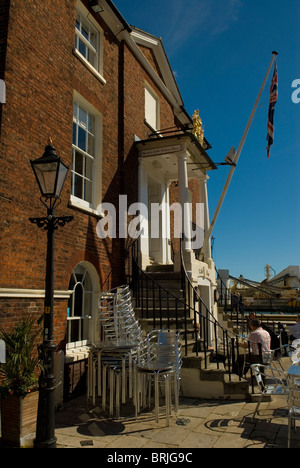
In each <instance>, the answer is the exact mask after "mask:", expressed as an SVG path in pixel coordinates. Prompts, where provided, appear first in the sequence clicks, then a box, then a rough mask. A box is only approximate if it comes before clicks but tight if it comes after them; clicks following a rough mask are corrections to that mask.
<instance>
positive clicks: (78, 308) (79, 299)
mask: <svg viewBox="0 0 300 468" xmlns="http://www.w3.org/2000/svg"><path fill="white" fill-rule="evenodd" d="M82 307H83V289H82V285H81V284H77V286H76V289H75V293H74V317H82Z"/></svg>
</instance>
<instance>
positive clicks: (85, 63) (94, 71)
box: [73, 49, 106, 84]
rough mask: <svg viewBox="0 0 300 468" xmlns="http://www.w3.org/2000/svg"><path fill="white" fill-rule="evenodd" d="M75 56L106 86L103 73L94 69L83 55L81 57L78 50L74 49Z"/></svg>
mask: <svg viewBox="0 0 300 468" xmlns="http://www.w3.org/2000/svg"><path fill="white" fill-rule="evenodd" d="M73 54H74V55H75V56H76V57H77V58H78V59H79V60H80V61H81V63H83V65H85V66H86V67H87V68H88V69H89V71H90V72H92V73H93V75H95V77H96V78H97V79H98V80H99V81H100V82H101V83H102V84H106V79H105V78H103V76H102V75H101V73H99V72H98V71H97V70H96V68H94V67H93V66H92V65H91V64H90V63H89V62H88V61H87V60H86V59H85V58H84V56H83V55H81V53H80V52H78V50H77V49H73Z"/></svg>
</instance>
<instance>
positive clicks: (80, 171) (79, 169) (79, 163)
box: [75, 151, 84, 175]
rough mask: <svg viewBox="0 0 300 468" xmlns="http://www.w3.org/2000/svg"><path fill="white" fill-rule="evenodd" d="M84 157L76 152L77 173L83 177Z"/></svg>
mask: <svg viewBox="0 0 300 468" xmlns="http://www.w3.org/2000/svg"><path fill="white" fill-rule="evenodd" d="M83 158H84V157H83V156H82V154H80V153H78V152H77V151H76V153H75V172H77V173H78V174H81V175H83Z"/></svg>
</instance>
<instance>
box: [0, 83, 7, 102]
mask: <svg viewBox="0 0 300 468" xmlns="http://www.w3.org/2000/svg"><path fill="white" fill-rule="evenodd" d="M5 102H6V92H5V82H4V81H3V80H0V103H1V104H5Z"/></svg>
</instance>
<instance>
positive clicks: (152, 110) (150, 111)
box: [145, 88, 158, 130]
mask: <svg viewBox="0 0 300 468" xmlns="http://www.w3.org/2000/svg"><path fill="white" fill-rule="evenodd" d="M157 110H158V103H157V99H156V97H155V96H153V95H152V94H151V93H150V91H149V90H148V89H147V88H146V89H145V117H146V120H147V122H148V123H149V124H150V125H151V127H153V128H154V129H155V130H157Z"/></svg>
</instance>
